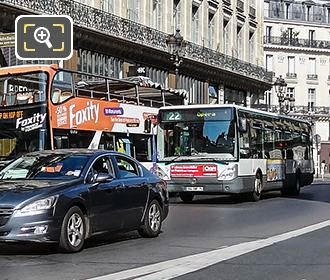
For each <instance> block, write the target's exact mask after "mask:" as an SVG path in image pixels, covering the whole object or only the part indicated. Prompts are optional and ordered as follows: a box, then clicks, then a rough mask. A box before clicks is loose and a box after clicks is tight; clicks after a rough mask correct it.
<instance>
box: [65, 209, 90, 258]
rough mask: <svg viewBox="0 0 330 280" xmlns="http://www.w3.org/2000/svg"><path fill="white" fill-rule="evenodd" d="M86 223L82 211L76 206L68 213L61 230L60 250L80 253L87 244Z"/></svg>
mask: <svg viewBox="0 0 330 280" xmlns="http://www.w3.org/2000/svg"><path fill="white" fill-rule="evenodd" d="M85 235H86V223H85V218H84V214H83V212H82V211H81V209H80V208H79V207H77V206H74V207H72V208H70V209H69V211H68V212H67V213H66V215H65V217H64V219H63V222H62V228H61V237H60V244H59V247H60V249H62V250H64V251H66V252H71V253H74V252H79V251H80V250H81V249H82V248H83V246H84V243H85Z"/></svg>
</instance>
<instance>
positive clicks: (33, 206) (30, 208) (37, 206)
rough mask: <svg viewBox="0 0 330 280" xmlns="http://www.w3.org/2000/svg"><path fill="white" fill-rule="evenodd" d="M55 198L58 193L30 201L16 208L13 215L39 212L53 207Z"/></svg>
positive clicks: (28, 214)
mask: <svg viewBox="0 0 330 280" xmlns="http://www.w3.org/2000/svg"><path fill="white" fill-rule="evenodd" d="M57 198H58V195H54V196H50V197H47V198H45V199H40V200H37V201H35V202H32V203H30V204H28V205H26V206H25V207H23V208H22V209H19V210H17V211H16V212H15V216H31V215H37V214H40V213H42V212H43V211H45V210H48V209H51V208H53V207H54V206H55V204H56V201H57Z"/></svg>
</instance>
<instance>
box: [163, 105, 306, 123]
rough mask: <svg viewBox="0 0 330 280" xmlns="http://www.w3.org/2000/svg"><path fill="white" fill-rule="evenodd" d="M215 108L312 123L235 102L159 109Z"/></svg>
mask: <svg viewBox="0 0 330 280" xmlns="http://www.w3.org/2000/svg"><path fill="white" fill-rule="evenodd" d="M214 108H236V109H238V110H241V111H245V112H251V113H256V114H259V115H264V116H269V117H275V118H281V119H288V120H292V121H298V122H304V123H307V124H310V122H308V121H306V120H301V119H296V118H293V117H290V116H284V115H279V114H276V113H270V112H267V111H262V110H257V109H253V108H247V107H243V106H239V105H234V104H223V105H221V104H194V105H179V106H165V107H161V108H159V110H160V111H161V110H190V109H214Z"/></svg>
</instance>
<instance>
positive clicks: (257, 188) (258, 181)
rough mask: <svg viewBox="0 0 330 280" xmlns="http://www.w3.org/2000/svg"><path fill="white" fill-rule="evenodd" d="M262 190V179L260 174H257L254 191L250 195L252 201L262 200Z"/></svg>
mask: <svg viewBox="0 0 330 280" xmlns="http://www.w3.org/2000/svg"><path fill="white" fill-rule="evenodd" d="M262 189H263V185H262V177H261V175H260V173H257V175H256V178H255V180H254V190H253V192H252V193H251V194H250V198H251V200H252V201H259V200H260V198H261V192H262Z"/></svg>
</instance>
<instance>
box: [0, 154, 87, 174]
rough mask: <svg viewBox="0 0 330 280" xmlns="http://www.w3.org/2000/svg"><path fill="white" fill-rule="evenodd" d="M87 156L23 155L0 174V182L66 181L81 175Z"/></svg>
mask: <svg viewBox="0 0 330 280" xmlns="http://www.w3.org/2000/svg"><path fill="white" fill-rule="evenodd" d="M88 159H89V156H87V155H72V154H71V155H70V154H69V155H68V154H47V155H40V154H39V155H31V154H28V155H24V156H21V157H19V158H18V159H16V160H14V161H13V162H11V163H10V164H8V165H7V166H6V167H5V168H4V169H2V171H1V172H0V180H1V179H2V180H11V179H29V180H31V179H35V180H39V179H57V180H61V179H68V178H77V177H79V176H80V175H81V172H82V170H83V169H84V167H85V165H86V163H87V161H88Z"/></svg>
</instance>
